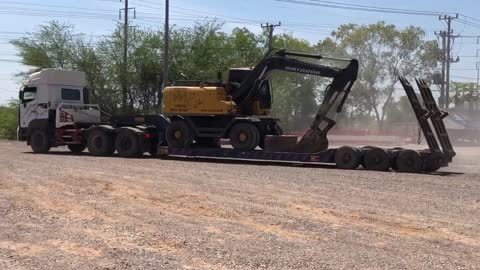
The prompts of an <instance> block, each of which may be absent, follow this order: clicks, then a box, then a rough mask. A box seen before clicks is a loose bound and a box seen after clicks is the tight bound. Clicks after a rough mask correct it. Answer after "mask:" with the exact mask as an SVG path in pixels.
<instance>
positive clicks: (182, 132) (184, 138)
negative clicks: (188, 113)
mask: <svg viewBox="0 0 480 270" xmlns="http://www.w3.org/2000/svg"><path fill="white" fill-rule="evenodd" d="M165 137H166V139H167V143H168V146H169V147H171V148H189V147H190V146H191V145H192V143H193V133H192V130H191V129H190V127H189V126H188V124H187V123H186V122H185V121H183V120H174V121H172V123H170V125H169V126H168V127H167V130H166V132H165Z"/></svg>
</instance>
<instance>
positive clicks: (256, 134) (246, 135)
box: [229, 123, 260, 151]
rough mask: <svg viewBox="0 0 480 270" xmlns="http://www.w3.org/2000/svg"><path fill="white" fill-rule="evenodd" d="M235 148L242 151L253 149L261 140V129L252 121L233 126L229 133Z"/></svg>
mask: <svg viewBox="0 0 480 270" xmlns="http://www.w3.org/2000/svg"><path fill="white" fill-rule="evenodd" d="M229 138H230V144H231V145H232V146H233V148H235V149H237V150H242V151H248V150H253V149H255V147H257V146H258V144H259V142H260V131H259V130H258V128H257V127H256V126H255V125H253V124H250V123H239V124H236V125H235V126H233V128H232V129H231V130H230V134H229Z"/></svg>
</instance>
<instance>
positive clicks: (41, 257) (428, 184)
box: [0, 142, 480, 270]
mask: <svg viewBox="0 0 480 270" xmlns="http://www.w3.org/2000/svg"><path fill="white" fill-rule="evenodd" d="M479 150H480V148H476V149H475V148H471V149H468V148H463V149H457V151H458V152H460V154H459V158H457V161H458V162H457V163H456V164H454V165H453V166H451V167H449V168H447V169H445V170H444V171H443V172H441V173H438V174H437V175H411V174H397V173H393V172H390V173H379V172H368V171H363V170H358V171H341V170H336V169H327V168H311V167H299V166H273V165H263V166H262V165H252V164H233V163H212V162H199V161H197V162H193V161H178V160H160V159H153V158H144V159H121V158H117V157H113V158H98V157H91V156H89V155H87V154H84V155H80V156H74V155H71V154H69V153H67V152H65V151H63V150H58V152H54V153H52V154H50V155H36V154H31V153H30V149H29V148H28V147H27V146H25V145H23V144H20V143H15V142H0V269H2V270H7V269H366V268H368V269H480V166H479V164H480V159H479V158H480V151H479Z"/></svg>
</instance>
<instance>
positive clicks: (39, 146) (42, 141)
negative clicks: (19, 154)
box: [30, 129, 51, 154]
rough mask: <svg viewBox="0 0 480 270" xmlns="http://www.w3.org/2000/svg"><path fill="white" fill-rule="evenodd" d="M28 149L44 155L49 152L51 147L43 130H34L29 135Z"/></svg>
mask: <svg viewBox="0 0 480 270" xmlns="http://www.w3.org/2000/svg"><path fill="white" fill-rule="evenodd" d="M30 147H32V150H33V152H34V153H39V154H45V153H48V151H50V148H51V145H50V140H49V139H48V133H47V131H46V130H43V129H35V130H33V131H32V133H31V134H30Z"/></svg>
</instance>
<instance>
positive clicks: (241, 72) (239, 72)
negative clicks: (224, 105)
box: [226, 68, 273, 115]
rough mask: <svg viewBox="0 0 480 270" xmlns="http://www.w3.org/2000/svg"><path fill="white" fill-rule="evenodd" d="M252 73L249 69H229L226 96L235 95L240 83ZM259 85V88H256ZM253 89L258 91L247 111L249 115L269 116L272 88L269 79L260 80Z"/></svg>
mask: <svg viewBox="0 0 480 270" xmlns="http://www.w3.org/2000/svg"><path fill="white" fill-rule="evenodd" d="M252 73H253V69H251V68H231V69H230V70H229V73H228V80H227V88H226V91H227V94H228V95H235V94H236V92H237V91H238V89H239V88H240V86H241V85H242V83H243V82H244V81H245V79H247V78H248V77H249V76H250V75H251V74H252ZM257 84H259V85H260V86H259V87H258V85H257ZM257 84H255V85H253V87H258V88H259V90H258V91H257V94H256V96H255V97H253V98H252V100H253V102H252V104H251V108H250V110H249V112H250V113H249V114H251V115H270V113H271V110H272V103H273V100H272V87H271V83H270V80H269V79H264V80H260V81H258V82H257Z"/></svg>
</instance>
